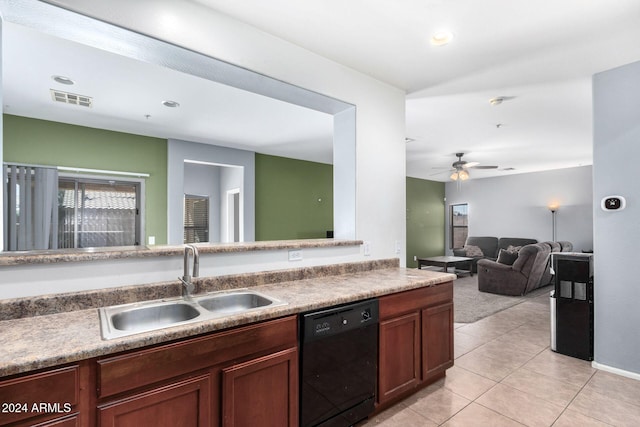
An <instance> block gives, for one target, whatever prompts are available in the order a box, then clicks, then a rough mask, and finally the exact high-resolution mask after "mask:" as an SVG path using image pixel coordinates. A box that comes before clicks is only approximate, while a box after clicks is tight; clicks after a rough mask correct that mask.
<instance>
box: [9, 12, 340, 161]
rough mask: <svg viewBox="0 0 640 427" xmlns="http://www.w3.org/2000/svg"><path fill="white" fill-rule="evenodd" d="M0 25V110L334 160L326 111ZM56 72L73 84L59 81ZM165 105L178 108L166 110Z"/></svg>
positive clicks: (252, 149) (129, 131)
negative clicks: (87, 102)
mask: <svg viewBox="0 0 640 427" xmlns="http://www.w3.org/2000/svg"><path fill="white" fill-rule="evenodd" d="M3 27H4V28H3V39H4V40H3V52H2V56H3V58H2V59H3V103H4V112H5V113H8V114H13V115H18V116H26V117H33V118H39V119H44V120H50V121H56V122H63V123H70V124H77V125H82V126H88V127H94V128H100V129H109V130H115V131H120V132H128V133H133V134H139V135H147V136H153V137H158V138H165V139H166V138H176V139H183V140H187V141H195V142H201V143H207V144H215V145H221V146H228V147H233V148H239V149H245V150H250V151H257V152H261V153H265V154H271V155H277V156H288V157H293V158H297V159H303V160H313V161H318V162H323V163H332V162H333V150H332V141H333V116H332V115H330V114H326V113H321V112H318V111H315V110H311V109H308V108H304V107H299V106H297V105H293V104H289V103H286V102H283V101H279V100H276V99H272V98H268V97H266V96H262V95H257V94H254V93H251V92H247V91H244V90H241V89H236V88H232V87H230V86H225V85H223V84H218V83H215V82H212V81H209V80H205V79H202V78H199V77H194V76H191V75H188V74H184V73H179V72H176V71H173V70H170V69H168V68H164V67H160V66H157V65H153V64H149V63H144V62H140V61H136V60H132V59H129V58H125V57H123V56H119V55H115V54H111V53H108V52H104V51H101V50H98V49H95V48H92V47H88V46H85V45H81V44H78V43H74V42H71V41H67V40H63V39H60V38H56V37H52V36H49V35H45V34H43V33H40V32H38V31H34V30H32V29H29V28H26V27H22V26H19V25H16V24H12V23H7V22H5V23H4V24H3ZM25 52H28V53H29V54H28V55H27V54H25ZM54 75H62V76H66V77H69V78H71V79H73V80H74V82H75V84H74V85H71V86H70V85H64V84H60V83H57V82H55V81H54V80H53V79H52V76H54ZM50 89H55V90H61V91H65V92H70V93H73V94H78V95H85V96H90V97H92V98H93V107H92V108H86V107H80V106H77V105H68V104H63V103H60V102H55V101H54V100H53V99H52V96H51V94H50ZM165 100H173V101H176V102H178V103H179V104H180V106H179V107H178V108H167V107H165V106H163V105H162V101H165ZM147 116H149V117H147Z"/></svg>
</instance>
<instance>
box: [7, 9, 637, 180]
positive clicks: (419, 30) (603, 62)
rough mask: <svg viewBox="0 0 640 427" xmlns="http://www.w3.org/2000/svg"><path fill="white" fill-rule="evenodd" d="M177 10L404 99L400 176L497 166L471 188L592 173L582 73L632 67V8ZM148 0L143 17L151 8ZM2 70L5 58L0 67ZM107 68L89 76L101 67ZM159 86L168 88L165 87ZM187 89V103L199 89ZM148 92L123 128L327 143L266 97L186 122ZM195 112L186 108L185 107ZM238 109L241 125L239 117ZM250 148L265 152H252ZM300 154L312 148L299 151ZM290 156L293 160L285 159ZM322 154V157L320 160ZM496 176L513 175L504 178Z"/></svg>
mask: <svg viewBox="0 0 640 427" xmlns="http://www.w3.org/2000/svg"><path fill="white" fill-rule="evenodd" d="M62 3H67V4H71V5H73V4H74V3H75V4H77V5H80V4H81V3H82V2H81V1H80V0H66V1H63V2H62ZM165 3H166V2H165ZM181 3H183V4H184V3H190V4H191V5H192V6H194V7H192V8H190V9H189V10H193V11H197V10H198V8H197V7H195V6H199V7H208V8H212V9H214V10H216V11H218V12H220V13H223V14H226V15H228V16H230V17H232V18H234V19H237V20H239V21H242V22H245V23H247V24H250V25H252V26H254V27H257V28H259V29H260V30H262V31H264V32H266V33H270V34H273V35H275V36H277V37H280V38H282V39H284V40H287V41H289V42H292V43H294V44H296V45H299V46H301V47H303V48H306V49H308V50H310V51H313V52H316V53H318V54H320V55H322V56H325V57H327V58H329V59H332V60H334V61H336V62H339V63H341V64H344V65H346V66H349V67H351V68H353V69H356V70H359V71H361V72H362V73H365V74H368V75H370V76H372V77H374V78H377V79H379V80H381V81H384V82H387V83H389V84H391V85H394V86H397V87H399V88H402V89H404V90H406V91H407V106H406V111H407V123H406V136H407V137H409V138H412V139H414V141H411V142H409V143H408V144H407V174H408V175H409V176H413V177H420V178H426V179H435V180H447V179H448V173H446V171H445V172H440V171H442V169H434V168H436V167H447V166H449V165H450V164H451V163H452V162H453V161H454V160H455V157H454V153H456V152H464V153H466V155H465V160H468V161H477V162H480V163H481V165H497V166H499V168H498V169H496V170H473V171H471V176H472V178H479V177H487V176H496V175H499V176H501V175H505V174H510V173H522V172H531V171H540V170H547V169H555V168H563V167H572V166H579V165H588V164H591V162H592V153H591V144H592V129H591V128H592V125H591V114H592V113H591V104H592V102H591V76H592V75H593V74H594V73H597V72H600V71H604V70H607V69H611V68H614V67H617V66H620V65H624V64H627V63H630V62H634V61H638V60H640V43H639V42H638V41H639V40H640V1H638V0H615V1H605V0H588V1H585V0H537V1H530V0H482V1H478V0H402V1H398V0H349V1H344V0H323V1H321V2H308V1H291V0H270V1H268V2H265V1H263V0H243V1H242V2H229V1H228V0H182V2H181ZM149 4H150V6H149V7H153V4H152V2H149ZM165 6H166V5H165ZM132 7H133V6H132ZM175 7H179V6H178V5H176V6H175ZM194 13H195V12H194ZM441 29H448V30H449V31H451V32H453V34H454V39H453V41H452V42H451V43H450V44H449V45H447V46H443V47H434V46H431V45H430V44H429V38H430V36H431V35H432V33H433V32H434V31H436V30H441ZM5 54H6V52H5ZM82 55H83V56H82V58H85V56H84V55H85V54H84V53H83V54H82ZM96 60H97V59H96ZM92 61H93V59H92ZM7 64H8V61H6V60H5V63H4V65H5V67H6V66H7ZM129 65H130V66H133V64H129ZM88 66H89V64H88V61H86V60H84V61H83V64H82V65H79V66H78V67H77V68H73V69H72V70H69V71H68V73H69V74H70V77H73V78H74V79H76V80H78V92H83V91H85V88H84V87H82V88H81V86H80V82H81V80H82V78H79V77H77V74H76V71H77V70H82V69H83V67H88ZM36 67H38V68H42V71H43V72H42V73H41V75H40V76H39V77H38V78H40V79H44V80H47V79H48V80H47V81H46V83H42V85H44V86H47V90H48V86H49V85H50V84H51V83H50V82H51V80H50V75H51V74H54V73H55V74H64V72H65V71H52V70H50V69H46V72H45V65H36ZM104 67H106V65H105V66H100V67H98V69H99V70H103V71H104V70H106V69H109V68H104ZM156 71H157V72H158V73H159V75H161V74H163V73H165V72H166V70H164V71H163V70H150V69H147V70H136V71H135V72H130V73H128V74H127V76H132V75H134V74H135V75H139V76H145V78H144V79H139V81H136V82H135V86H136V88H137V89H139V88H142V87H146V83H149V84H151V85H152V83H153V81H152V79H149V78H146V76H147V73H154V72H156ZM101 75H102V77H103V79H106V78H107V77H108V76H107V75H106V73H102V74H101ZM20 77H22V75H20ZM123 77H125V76H119V77H118V78H117V79H116V80H114V81H113V82H110V83H109V84H107V85H105V84H104V82H105V81H106V80H102V81H101V82H98V83H97V84H96V86H92V87H87V88H86V92H87V93H86V94H88V95H92V96H95V97H96V102H98V101H100V100H101V99H103V96H106V95H108V94H109V93H112V92H113V91H115V90H116V89H117V88H118V87H119V86H120V85H122V84H123V80H122V79H123ZM163 78H164V76H163ZM182 78H183V80H184V81H182V80H181V81H180V82H179V86H180V87H182V86H184V87H187V88H188V87H193V88H195V87H196V86H197V85H196V84H195V83H196V82H190V81H189V80H190V79H194V78H193V77H191V78H187V77H184V76H183V77H182ZM125 80H126V79H125ZM191 83H193V86H191ZM34 84H35V83H34ZM100 85H102V86H103V87H106V88H107V93H104V92H100ZM6 86H7V84H6V82H5V87H6ZM26 86H27V85H23V86H22V88H25V87H26ZM160 86H161V87H162V86H165V87H164V88H163V89H169V88H167V87H166V86H167V85H166V84H164V85H160ZM170 86H171V87H177V86H178V85H170ZM81 89H82V90H81ZM219 89H220V90H222V91H225V90H226V89H228V88H226V89H225V88H219ZM75 90H76V89H75V87H74V91H75ZM194 90H195V93H194V95H195V96H194V98H196V99H197V95H198V94H201V92H200V89H194ZM211 90H213V89H211ZM88 92H91V93H88ZM150 92H152V93H155V95H156V98H158V99H155V100H154V101H153V102H151V104H150V105H151V106H148V104H145V105H141V106H139V108H137V109H136V110H135V111H130V112H128V117H129V121H128V122H126V123H127V125H130V126H132V127H135V126H143V125H141V124H140V123H136V124H134V123H132V122H134V121H136V120H135V117H140V115H141V114H142V115H144V114H151V116H152V117H151V118H152V119H154V118H157V119H158V122H157V123H156V124H155V125H154V126H151V127H149V126H147V127H148V128H149V129H153V130H155V131H157V132H159V133H162V135H160V134H158V135H156V136H161V137H177V138H183V139H191V140H196V141H201V142H211V139H224V140H228V141H230V143H229V144H228V145H233V144H239V146H240V148H248V149H255V150H256V151H260V152H265V153H268V154H275V155H288V156H290V157H297V158H303V159H307V160H318V161H324V162H328V161H330V160H327V156H328V154H327V151H326V150H327V148H321V147H323V146H324V147H327V146H328V147H330V144H331V142H330V140H329V138H330V137H329V136H328V135H327V130H326V129H327V127H326V123H327V122H326V119H327V117H326V115H324V116H325V117H322V118H312V117H311V116H313V114H309V115H308V117H307V116H306V115H305V114H304V112H301V113H300V114H301V118H300V120H301V121H303V122H306V121H307V120H309V121H310V122H311V123H315V124H316V126H317V127H314V126H313V125H312V126H311V129H313V130H312V131H311V132H310V133H308V134H307V133H306V132H307V131H306V130H305V129H303V127H299V128H298V127H296V126H295V123H294V122H293V121H291V120H289V121H287V120H284V121H278V120H279V119H276V118H271V116H270V115H269V114H268V113H269V112H271V111H275V109H274V108H273V106H272V104H270V103H265V102H266V100H264V99H262V100H260V99H258V98H260V97H258V98H254V99H248V101H249V105H250V106H251V108H254V107H255V108H256V110H255V112H253V111H252V112H248V111H247V108H246V106H243V107H237V108H232V107H233V106H234V102H233V101H231V99H232V95H231V94H230V93H226V94H225V95H224V96H221V97H220V99H224V101H225V102H223V103H222V105H219V107H221V109H220V110H213V108H214V107H213V106H211V105H209V104H210V103H207V106H206V108H207V111H210V115H209V117H208V120H205V121H204V122H202V121H199V124H198V125H196V124H193V125H192V124H191V123H192V121H193V120H195V117H196V111H202V110H203V109H204V106H203V105H201V104H197V101H196V99H191V98H190V97H184V94H180V95H179V94H177V93H174V92H171V91H169V90H167V91H164V90H163V91H162V93H160V94H158V89H157V85H156V86H155V87H152V88H150ZM125 93H126V92H125ZM83 94H84V93H83ZM245 95H246V96H247V97H249V98H251V96H255V95H249V94H245ZM212 96H213V94H212ZM496 96H506V97H510V99H509V100H507V101H505V102H503V103H502V104H501V105H499V106H495V107H494V106H491V105H490V104H489V99H490V98H493V97H496ZM17 97H18V96H17V95H16V97H14V98H13V99H14V100H11V99H12V98H8V97H7V95H6V94H5V103H9V104H10V105H11V104H12V103H15V102H17V101H15V99H16V98H17ZM160 97H162V98H163V99H164V98H167V97H174V98H176V99H175V100H176V101H179V102H180V103H181V104H182V106H184V107H185V108H184V109H183V107H180V109H179V110H180V113H181V114H184V115H183V116H180V119H178V120H176V121H175V122H172V120H171V117H172V116H170V115H169V114H175V113H176V111H175V110H174V111H171V112H168V111H167V109H166V108H165V109H164V110H163V109H162V108H159V107H158V106H159V98H160ZM178 97H179V98H180V99H178ZM241 97H242V96H241ZM201 98H202V97H201ZM119 100H120V101H122V100H126V102H124V103H122V104H119V105H118V109H122V108H124V107H125V106H127V105H128V104H129V103H131V102H132V99H130V97H128V96H126V95H123V98H119ZM9 101H11V102H9ZM263 101H264V102H263ZM192 102H193V103H194V104H193V105H194V108H195V110H196V111H194V110H190V109H189V105H191V104H192ZM276 102H277V101H276ZM96 105H98V104H96ZM242 105H245V104H242ZM151 107H153V109H152V108H151ZM227 107H229V108H228V109H226V108H227ZM281 107H282V108H283V109H284V111H286V114H296V113H293V112H291V111H288V110H287V108H291V107H290V106H286V105H283V106H281ZM14 108H17V106H16V105H11V106H10V108H9V109H8V110H6V111H7V112H11V109H14ZM163 108H164V107H163ZM209 108H211V109H209ZM296 109H297V107H296ZM14 111H15V110H14ZM143 111H144V112H143ZM214 111H215V112H214ZM307 112H309V111H307ZM246 113H248V114H250V116H244V115H243V114H246ZM109 114H116V113H114V112H111V113H106V112H105V113H104V115H103V120H104V121H109V120H108V119H109ZM318 114H319V113H318ZM136 115H137V116H136ZM211 117H214V118H224V119H220V120H212V119H211ZM260 118H263V119H264V120H263V122H265V123H261V121H260ZM323 119H324V120H325V122H323ZM315 120H317V122H316V121H315ZM329 120H330V117H329ZM176 122H177V123H176ZM214 122H215V123H214ZM320 122H323V123H324V124H321V123H320ZM143 123H144V121H143ZM185 123H189V126H188V127H187V129H182V130H179V129H178V128H177V127H174V125H178V124H185ZM246 123H251V126H246ZM214 124H215V126H213V125H214ZM227 124H229V125H233V130H229V129H230V128H229V127H225V125H227ZM498 124H500V127H497V125H498ZM205 125H206V126H213V127H205ZM269 125H273V126H271V127H269ZM263 126H264V127H263ZM285 129H286V130H287V131H286V132H285V131H284V130H285ZM321 129H324V130H321ZM123 130H126V129H123ZM198 130H201V133H198V132H197V131H198ZM323 132H324V133H323ZM265 139H266V140H265ZM296 141H305V144H297V143H296ZM306 141H315V144H307V143H306ZM215 143H219V141H216V142H215ZM252 144H253V145H252ZM255 144H266V145H263V148H257V146H256V145H255ZM310 147H315V148H313V149H311V150H309V151H307V149H308V148H310ZM293 148H295V150H297V151H295V152H294V151H289V150H291V149H293ZM270 150H272V151H270ZM329 150H330V148H329ZM320 152H323V153H324V154H323V155H324V157H323V158H321V155H320V154H319V153H320ZM505 168H515V170H513V171H504V170H503V169H505ZM438 172H440V173H438ZM436 173H437V174H436ZM434 174H436V175H434Z"/></svg>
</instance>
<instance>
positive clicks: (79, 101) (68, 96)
mask: <svg viewBox="0 0 640 427" xmlns="http://www.w3.org/2000/svg"><path fill="white" fill-rule="evenodd" d="M50 90H51V97H52V98H53V100H54V101H58V102H64V103H65V104H73V105H80V106H81V107H89V108H91V107H92V106H93V98H91V97H90V96H84V95H78V94H75V93H69V92H62V91H61V90H55V89H50Z"/></svg>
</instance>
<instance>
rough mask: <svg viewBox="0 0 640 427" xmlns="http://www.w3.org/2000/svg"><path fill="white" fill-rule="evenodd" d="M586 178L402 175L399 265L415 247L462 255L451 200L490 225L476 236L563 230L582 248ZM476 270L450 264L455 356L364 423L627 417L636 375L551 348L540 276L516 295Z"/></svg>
mask: <svg viewBox="0 0 640 427" xmlns="http://www.w3.org/2000/svg"><path fill="white" fill-rule="evenodd" d="M592 180H593V168H592V166H583V167H576V168H568V169H560V170H553V171H546V172H536V173H528V174H519V175H512V176H508V177H493V178H485V179H476V180H468V181H465V182H463V183H458V182H449V183H434V182H428V181H421V180H418V179H415V178H408V179H407V265H408V266H414V267H417V264H418V263H417V261H416V260H415V259H414V256H415V257H428V256H442V255H445V256H454V255H462V256H464V254H461V252H460V250H454V247H460V246H461V245H464V243H465V242H466V239H462V243H460V240H459V239H454V238H453V236H452V230H453V226H454V223H452V218H453V216H454V215H453V213H454V212H456V210H458V208H459V207H463V209H459V210H461V211H463V212H466V218H465V219H466V221H462V222H461V223H462V224H464V225H465V226H466V227H467V228H466V229H465V230H464V235H465V236H471V237H472V238H473V237H474V236H475V237H477V236H492V237H487V238H486V240H489V241H493V239H495V244H496V246H497V242H498V240H499V238H505V237H508V238H519V239H518V240H521V241H522V242H523V243H524V242H526V240H527V239H530V240H532V241H537V242H549V241H563V242H570V247H571V249H570V250H571V251H574V252H578V253H582V252H587V253H589V252H591V251H593V248H594V236H593V235H594V219H593V217H594V206H593V205H594V201H593V200H594V195H593V184H592V182H593V181H592ZM440 184H441V188H439V186H440ZM550 206H551V208H550ZM552 210H553V211H554V212H552ZM425 213H427V214H426V215H425ZM419 216H420V217H421V218H422V220H419V219H418V217H419ZM455 225H460V222H456V223H455ZM427 235H429V236H430V238H429V239H428V240H429V242H428V243H426V244H425V243H424V242H425V240H427V238H426V236H427ZM454 240H455V244H454ZM482 240H483V239H482V238H481V239H480V241H481V242H482ZM507 240H508V239H507ZM435 241H437V242H438V243H439V247H438V245H437V244H435V243H434V242H435ZM514 241H516V240H514ZM512 242H513V241H512ZM421 245H422V247H421ZM503 246H504V245H503ZM493 250H495V249H489V250H488V251H493ZM463 252H464V250H463ZM490 255H491V256H493V257H495V256H496V254H495V253H493V254H490ZM462 267H463V268H465V269H468V266H466V265H464V264H463V265H462ZM476 272H477V270H476V271H474V273H473V274H472V275H469V274H460V275H459V276H458V278H457V279H456V280H455V282H454V317H455V323H454V325H455V326H454V328H455V329H454V355H455V364H454V367H453V368H451V369H450V370H449V371H448V372H447V377H446V378H445V379H443V380H441V381H439V382H437V383H436V384H433V385H432V386H430V387H428V388H426V389H425V390H423V391H421V392H420V393H419V394H418V395H417V396H415V397H414V398H411V399H407V400H406V401H405V402H403V404H402V405H399V407H398V408H396V409H394V411H387V412H385V413H382V414H380V415H379V416H378V417H377V418H376V420H375V421H374V422H371V424H375V425H383V426H387V425H388V426H395V425H447V426H456V425H464V426H466V425H504V426H512V425H513V426H516V425H549V426H551V425H554V426H576V425H580V426H583V425H589V426H591V425H593V426H607V425H616V426H618V425H635V424H636V423H637V419H639V417H640V408H638V406H637V399H638V398H640V383H639V382H638V381H637V380H634V379H631V378H625V377H624V376H621V375H615V374H613V373H610V372H607V371H606V370H600V369H596V366H597V365H596V364H592V362H590V361H586V360H581V359H579V358H575V357H570V356H567V355H565V354H561V353H559V352H555V351H552V350H551V313H550V311H551V306H550V298H549V294H550V291H551V290H552V289H553V285H552V284H548V283H551V281H550V280H548V281H547V283H545V284H542V286H540V287H538V288H537V289H534V290H531V291H529V292H527V293H525V295H500V294H496V293H491V292H481V291H480V290H478V279H479V274H476ZM595 282H596V283H595V285H594V286H597V285H598V281H597V280H596V281H595ZM427 408H428V409H429V410H427ZM434 408H435V409H434ZM429 423H433V424H429Z"/></svg>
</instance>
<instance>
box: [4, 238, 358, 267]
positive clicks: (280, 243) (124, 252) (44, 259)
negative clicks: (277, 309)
mask: <svg viewBox="0 0 640 427" xmlns="http://www.w3.org/2000/svg"><path fill="white" fill-rule="evenodd" d="M361 244H362V241H361V240H339V239H306V240H273V241H266V242H245V243H215V244H209V243H198V244H196V247H197V248H198V251H199V252H200V253H202V254H210V253H230V252H249V251H269V250H281V249H306V248H329V247H336V246H359V245H361ZM183 253H184V245H175V246H120V247H106V248H87V249H52V250H41V251H24V252H21V251H17V252H4V253H2V254H0V266H3V265H22V264H53V263H58V262H78V261H96V260H103V259H122V258H148V257H159V256H177V255H180V256H181V255H182V254H183Z"/></svg>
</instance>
